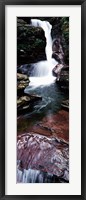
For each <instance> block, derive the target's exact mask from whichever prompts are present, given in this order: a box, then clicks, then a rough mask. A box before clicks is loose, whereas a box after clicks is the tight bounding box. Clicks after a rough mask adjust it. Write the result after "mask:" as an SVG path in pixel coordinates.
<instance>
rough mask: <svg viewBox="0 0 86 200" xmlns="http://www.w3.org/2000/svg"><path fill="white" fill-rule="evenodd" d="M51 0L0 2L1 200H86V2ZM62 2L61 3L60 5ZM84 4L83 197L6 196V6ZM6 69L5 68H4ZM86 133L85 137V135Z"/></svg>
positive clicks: (6, 0) (82, 8) (82, 83)
mask: <svg viewBox="0 0 86 200" xmlns="http://www.w3.org/2000/svg"><path fill="white" fill-rule="evenodd" d="M50 1H51V0H49V3H48V0H47V1H46V0H42V1H41V2H40V0H37V3H35V0H29V1H28V0H18V1H17V0H4V1H3V0H1V1H0V47H1V48H0V91H1V92H0V93H1V94H0V121H1V124H0V128H1V132H2V133H1V134H0V160H1V164H0V199H7V200H9V199H15V198H16V199H18V200H21V199H35V200H37V199H40V198H41V199H43V200H45V199H58V200H59V199H60V200H62V199H64V200H67V199H68V200H69V199H71V200H86V192H85V187H86V172H85V169H86V159H85V152H86V145H85V141H86V135H85V133H86V126H85V118H86V106H85V102H86V90H85V85H86V78H85V74H86V67H85V66H86V56H85V54H86V53H85V51H86V23H85V22H86V0H70V1H69V0H54V1H53V2H51V3H50ZM57 1H58V2H57ZM49 4H50V5H54V4H56V5H81V11H82V12H81V29H82V31H81V35H82V36H81V39H82V43H81V49H82V52H81V66H82V68H81V74H82V77H81V97H82V100H81V108H82V110H81V124H82V125H81V132H82V135H81V146H82V153H81V156H82V157H81V163H82V179H81V180H82V181H81V182H82V188H81V195H76V196H75V195H70V196H68V195H64V196H62V195H60V196H59V195H58V196H45V195H43V196H40V195H39V196H38V195H37V196H36V195H34V196H30V195H5V5H49ZM2 66H3V67H2ZM83 133H84V134H83Z"/></svg>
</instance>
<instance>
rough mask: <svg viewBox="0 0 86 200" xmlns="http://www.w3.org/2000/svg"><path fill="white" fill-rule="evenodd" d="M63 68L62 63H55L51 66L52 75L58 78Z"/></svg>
mask: <svg viewBox="0 0 86 200" xmlns="http://www.w3.org/2000/svg"><path fill="white" fill-rule="evenodd" d="M62 68H63V64H57V65H56V66H55V67H54V68H53V75H54V76H56V77H58V78H60V73H61V69H62Z"/></svg>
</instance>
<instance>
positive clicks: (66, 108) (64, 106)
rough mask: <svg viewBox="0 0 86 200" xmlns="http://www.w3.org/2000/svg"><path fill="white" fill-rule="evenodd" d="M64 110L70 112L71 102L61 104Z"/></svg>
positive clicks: (66, 101)
mask: <svg viewBox="0 0 86 200" xmlns="http://www.w3.org/2000/svg"><path fill="white" fill-rule="evenodd" d="M61 106H62V108H63V109H65V110H68V111H69V100H65V101H63V102H62V104H61Z"/></svg>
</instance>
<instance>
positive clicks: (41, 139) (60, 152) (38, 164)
mask: <svg viewBox="0 0 86 200" xmlns="http://www.w3.org/2000/svg"><path fill="white" fill-rule="evenodd" d="M17 155H18V158H17V159H18V161H20V164H19V166H18V169H19V170H21V171H22V170H24V169H26V170H28V169H36V170H40V171H42V172H47V173H50V174H51V175H56V176H57V179H58V178H61V179H63V180H64V181H65V182H68V181H69V178H68V173H69V172H68V145H67V144H65V143H64V144H61V143H60V142H58V141H57V140H55V138H50V137H46V136H42V135H38V134H33V133H27V134H23V135H21V136H18V142H17Z"/></svg>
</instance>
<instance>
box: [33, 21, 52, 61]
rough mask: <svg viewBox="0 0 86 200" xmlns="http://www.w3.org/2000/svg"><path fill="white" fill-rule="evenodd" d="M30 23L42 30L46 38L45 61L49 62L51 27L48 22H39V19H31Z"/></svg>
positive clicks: (50, 56) (50, 55) (50, 54)
mask: <svg viewBox="0 0 86 200" xmlns="http://www.w3.org/2000/svg"><path fill="white" fill-rule="evenodd" d="M31 23H32V25H33V26H39V27H41V28H42V29H43V30H44V33H45V38H46V47H45V53H46V58H47V61H50V60H51V58H52V38H51V29H52V25H51V24H50V23H49V22H48V21H41V20H39V19H31Z"/></svg>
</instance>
